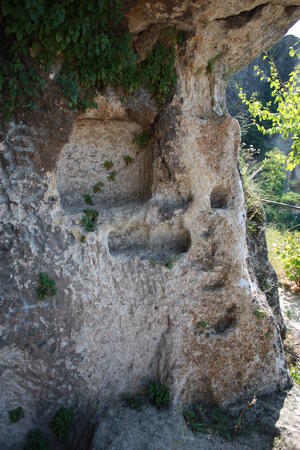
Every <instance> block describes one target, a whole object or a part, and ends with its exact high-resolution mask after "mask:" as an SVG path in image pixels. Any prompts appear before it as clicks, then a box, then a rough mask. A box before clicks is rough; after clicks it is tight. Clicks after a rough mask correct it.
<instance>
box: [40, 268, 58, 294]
mask: <svg viewBox="0 0 300 450" xmlns="http://www.w3.org/2000/svg"><path fill="white" fill-rule="evenodd" d="M39 278H40V284H39V286H38V288H37V293H38V297H39V299H40V300H44V299H45V298H46V297H52V296H54V295H56V294H57V288H56V282H55V280H53V279H51V278H50V277H49V275H48V274H47V273H46V272H41V273H40V275H39Z"/></svg>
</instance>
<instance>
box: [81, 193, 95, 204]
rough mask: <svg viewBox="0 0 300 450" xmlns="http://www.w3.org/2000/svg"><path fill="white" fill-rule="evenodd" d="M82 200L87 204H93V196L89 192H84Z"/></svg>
mask: <svg viewBox="0 0 300 450" xmlns="http://www.w3.org/2000/svg"><path fill="white" fill-rule="evenodd" d="M83 200H84V201H85V203H86V204H87V205H93V204H94V200H93V197H92V196H91V194H84V196H83Z"/></svg>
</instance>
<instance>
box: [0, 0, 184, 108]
mask: <svg viewBox="0 0 300 450" xmlns="http://www.w3.org/2000/svg"><path fill="white" fill-rule="evenodd" d="M0 22H1V29H0V39H1V44H2V55H3V58H4V59H5V63H3V61H1V65H0V93H1V94H2V93H3V92H4V93H5V95H4V102H3V106H2V110H1V111H0V113H1V114H2V115H3V114H6V115H9V114H11V113H13V112H14V110H16V108H20V107H22V108H23V107H25V108H35V107H36V105H35V100H36V99H37V96H38V94H39V93H40V91H41V89H43V87H44V80H45V79H46V78H47V76H48V74H49V72H50V71H51V68H52V67H53V64H54V62H55V60H56V59H57V57H60V59H61V61H63V62H62V68H61V70H60V73H59V75H57V76H56V81H57V83H58V84H59V85H60V86H61V88H62V91H63V93H64V95H65V96H66V97H67V99H68V100H69V107H70V108H73V109H74V108H76V109H81V110H84V109H86V108H88V107H96V106H97V105H96V104H95V102H94V101H93V98H94V97H95V94H97V92H99V91H101V90H102V89H103V88H104V87H106V86H108V85H112V86H116V87H120V88H122V89H123V90H124V91H125V92H127V93H134V92H136V91H137V90H138V89H139V88H140V87H141V86H142V85H144V86H145V88H146V89H148V90H149V92H150V93H151V94H152V95H153V97H154V98H155V99H156V100H157V101H158V103H159V104H161V105H163V104H164V103H165V102H166V101H167V100H168V98H169V97H170V96H171V94H172V91H173V88H174V86H175V85H176V71H175V46H176V43H178V45H183V43H184V40H185V35H184V33H183V32H179V33H177V32H176V30H175V28H174V29H172V30H171V31H172V32H171V33H169V34H170V36H169V41H170V40H171V41H172V43H171V44H168V45H164V44H162V43H161V42H158V43H157V44H156V45H155V47H154V48H153V50H152V51H151V52H150V53H149V55H148V57H147V59H146V60H144V61H143V62H142V63H137V55H136V53H135V52H134V51H133V49H132V42H131V36H130V33H129V32H128V29H127V27H126V21H125V20H124V16H123V13H122V2H121V1H120V0H72V1H70V0H60V2H59V3H58V2H47V1H46V0H13V1H11V0H2V2H1V9H0Z"/></svg>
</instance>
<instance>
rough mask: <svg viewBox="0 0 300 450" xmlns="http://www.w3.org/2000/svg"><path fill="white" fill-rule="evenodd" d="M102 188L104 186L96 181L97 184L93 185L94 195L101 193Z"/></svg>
mask: <svg viewBox="0 0 300 450" xmlns="http://www.w3.org/2000/svg"><path fill="white" fill-rule="evenodd" d="M103 186H104V183H102V181H98V183H96V184H94V186H93V192H94V194H97V193H98V192H101V191H102V188H103Z"/></svg>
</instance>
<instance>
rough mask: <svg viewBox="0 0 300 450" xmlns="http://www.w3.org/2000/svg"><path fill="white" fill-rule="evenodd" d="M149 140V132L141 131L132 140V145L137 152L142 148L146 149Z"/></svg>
mask: <svg viewBox="0 0 300 450" xmlns="http://www.w3.org/2000/svg"><path fill="white" fill-rule="evenodd" d="M150 139H151V133H150V131H143V132H142V133H138V134H136V135H135V136H134V138H133V139H132V143H133V144H134V145H136V146H137V147H138V149H139V152H140V151H141V150H143V148H145V147H147V145H148V144H149V142H150Z"/></svg>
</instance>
